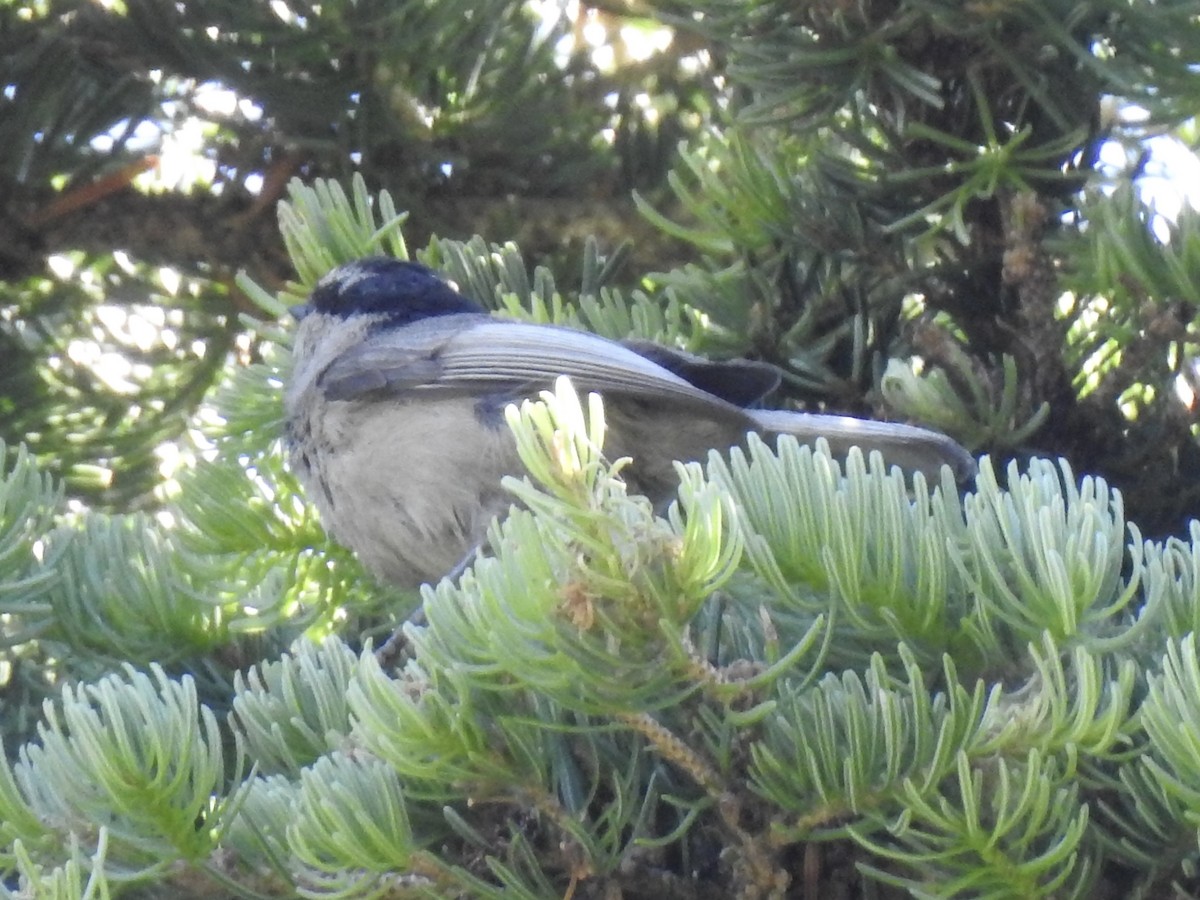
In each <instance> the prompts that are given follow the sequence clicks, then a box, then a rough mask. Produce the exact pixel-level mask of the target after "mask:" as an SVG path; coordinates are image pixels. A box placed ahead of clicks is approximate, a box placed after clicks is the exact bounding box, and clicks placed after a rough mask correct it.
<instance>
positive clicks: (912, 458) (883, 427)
mask: <svg viewBox="0 0 1200 900" xmlns="http://www.w3.org/2000/svg"><path fill="white" fill-rule="evenodd" d="M745 412H746V414H747V415H749V416H750V417H751V418H752V419H753V420H754V421H755V422H756V423H757V424H758V426H759V427H760V428H761V429H762V430H763V431H764V432H767V433H769V434H777V435H778V434H790V435H793V436H794V437H795V438H796V439H797V440H798V441H800V442H801V443H807V444H811V443H813V442H814V441H816V439H817V438H822V437H823V438H825V440H827V441H828V442H829V448H830V450H832V451H833V453H834V455H835V456H843V457H844V456H845V455H846V454H847V453H848V452H849V451H850V448H851V447H859V448H860V449H861V450H862V452H863V453H868V454H869V453H870V452H871V451H872V450H878V451H879V452H880V454H881V455H882V456H883V459H884V462H886V463H887V464H888V465H896V466H899V467H900V468H902V469H904V470H905V471H908V472H921V473H923V474H924V475H925V477H926V478H927V479H929V480H930V482H931V483H934V484H936V483H937V481H938V479H940V477H941V468H942V466H949V467H950V469H951V470H952V471H953V472H954V477H955V479H956V480H957V481H965V480H966V479H968V478H970V477H971V476H973V475H974V474H975V468H976V466H975V458H974V457H973V456H971V454H970V453H968V452H967V451H966V449H965V448H963V447H962V446H960V445H959V444H958V443H957V442H956V441H955V440H953V439H952V438H949V437H947V436H946V435H944V434H942V433H940V432H937V431H930V430H929V429H927V428H918V427H916V426H915V425H900V424H898V423H895V422H875V421H872V420H870V419H855V418H852V417H851V416H830V415H825V414H820V413H802V412H788V411H786V410H774V409H748V410H746V411H745Z"/></svg>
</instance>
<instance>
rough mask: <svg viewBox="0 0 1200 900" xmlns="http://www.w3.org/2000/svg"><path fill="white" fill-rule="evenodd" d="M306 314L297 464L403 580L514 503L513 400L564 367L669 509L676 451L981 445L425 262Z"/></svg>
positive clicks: (922, 466) (447, 563)
mask: <svg viewBox="0 0 1200 900" xmlns="http://www.w3.org/2000/svg"><path fill="white" fill-rule="evenodd" d="M292 313H293V315H294V316H295V318H296V320H297V325H296V331H295V334H294V340H293V348H292V363H291V371H290V375H289V376H288V379H287V383H286V387H285V390H284V413H285V429H284V430H285V443H286V446H287V452H288V459H289V464H290V467H291V469H292V470H293V471H294V472H295V474H296V475H297V477H298V478H299V481H300V483H301V485H302V487H303V488H304V490H305V493H306V495H307V496H308V497H309V498H310V499H311V500H312V502H313V503H314V504H315V506H316V507H317V510H318V512H319V514H320V518H321V522H322V524H323V525H324V527H325V529H326V531H327V532H328V533H330V534H331V535H332V537H333V538H334V539H335V540H336V541H337V542H339V543H340V544H342V545H343V546H345V547H347V548H349V549H350V550H352V551H353V552H354V553H355V554H356V555H357V556H358V558H359V560H360V561H361V562H362V563H363V564H364V565H365V566H366V568H367V569H368V570H369V571H370V572H372V573H373V574H374V575H375V576H376V577H377V578H378V579H380V580H381V581H383V582H385V583H389V584H392V585H395V586H398V587H401V588H415V587H417V586H419V585H420V584H422V583H427V582H436V581H437V580H439V579H441V578H442V577H444V576H446V575H447V574H450V573H454V572H456V571H460V570H461V568H462V567H463V566H464V565H465V562H466V561H468V560H470V559H472V558H473V556H474V554H475V553H477V552H478V551H479V549H480V548H481V546H482V545H483V543H484V540H485V538H486V534H487V530H488V527H489V525H490V523H491V522H492V520H493V519H494V518H495V517H497V516H502V515H504V514H505V513H506V512H507V510H508V509H509V508H510V506H511V505H512V502H513V501H512V498H511V495H509V494H508V492H507V491H506V490H505V489H504V488H503V487H502V485H501V482H502V480H503V479H504V477H505V476H509V475H520V474H522V473H523V472H524V467H523V465H522V463H521V460H520V458H519V456H518V454H517V448H516V441H515V438H514V437H513V435H512V433H511V431H510V430H509V428H508V426H507V424H506V422H505V418H504V409H505V407H506V406H507V405H509V404H511V403H519V402H520V401H521V400H523V399H525V398H536V397H537V396H538V394H539V392H540V391H542V390H547V389H549V388H551V387H552V386H553V384H554V382H555V380H556V379H557V378H558V377H559V376H563V375H565V376H568V377H569V378H570V379H571V381H572V383H573V384H574V386H575V388H576V389H577V390H579V391H581V392H598V393H599V394H601V396H602V397H603V399H604V404H605V405H604V410H605V422H606V426H607V432H606V444H605V452H606V454H607V455H609V456H611V457H612V458H624V457H629V458H630V459H631V460H632V461H631V463H630V464H629V465H628V467H627V468H625V469H623V470H622V476H623V477H624V478H625V480H626V482H627V484H628V487H629V489H630V490H631V491H634V492H637V493H641V494H644V495H646V496H647V497H649V498H650V499H651V501H653V502H654V504H655V505H656V507H658V508H662V507H665V506H666V505H667V504H668V503H669V502H670V499H671V498H672V497H673V496H674V495H675V490H676V488H677V486H678V475H677V473H676V469H675V461H676V460H678V461H684V462H686V461H692V460H701V459H704V458H705V457H706V456H707V455H708V453H709V451H710V450H712V449H716V450H718V451H722V452H723V451H726V450H729V449H730V448H732V447H735V446H739V445H744V444H745V442H746V440H747V436H748V435H749V434H752V433H754V434H759V435H761V436H763V437H766V438H770V437H772V436H777V435H783V434H791V435H794V436H796V438H797V439H799V440H800V441H801V442H808V443H811V442H813V441H815V440H816V439H817V438H819V437H823V438H825V439H826V440H827V441H828V442H829V444H830V447H831V449H832V451H833V452H834V453H835V454H841V455H844V454H845V453H847V452H848V451H849V449H850V447H852V446H858V447H861V448H862V449H863V451H870V450H875V449H877V450H879V451H881V453H882V454H883V456H884V458H885V460H886V461H887V462H888V463H891V464H895V465H899V466H900V467H901V468H904V469H907V470H911V471H921V472H924V473H926V474H927V475H931V476H937V475H938V474H939V473H940V469H941V467H942V466H943V465H949V466H950V467H951V469H952V470H953V471H954V473H955V476H956V477H957V478H959V479H960V480H961V479H962V478H965V477H967V476H968V475H969V474H970V473H971V472H973V471H974V467H975V462H974V459H973V458H972V457H971V455H970V454H969V453H968V452H967V451H966V450H965V449H964V448H962V447H961V446H960V445H959V444H957V443H956V442H955V441H954V440H952V439H951V438H949V437H947V436H946V435H944V434H941V433H939V432H935V431H930V430H927V429H924V428H918V427H915V426H911V425H903V424H895V423H884V422H876V421H871V420H865V419H858V418H852V417H848V416H833V415H826V414H820V413H803V412H792V411H786V410H772V409H758V408H755V406H756V405H757V404H759V403H760V402H761V401H762V399H763V397H765V396H766V395H767V394H769V393H770V392H771V391H773V390H774V389H775V388H776V387H777V386H778V384H779V381H780V377H781V376H780V372H779V370H778V369H776V368H775V367H774V366H771V365H769V364H766V363H762V362H756V361H747V360H732V361H726V362H714V361H710V360H707V359H704V358H702V357H699V356H696V355H693V354H691V353H687V352H684V351H681V350H678V349H674V348H669V347H665V346H662V345H660V344H657V343H654V342H651V341H646V340H627V341H620V342H618V341H612V340H608V339H606V338H602V337H600V336H597V335H593V334H589V333H587V332H583V331H579V330H575V329H571V328H566V327H560V326H554V325H542V324H532V323H527V322H520V321H517V320H514V319H504V318H498V317H496V316H494V315H492V314H491V313H489V312H488V310H487V309H485V308H484V307H483V306H482V305H481V304H480V303H478V302H477V301H475V300H474V299H472V298H470V297H468V296H466V295H464V294H463V293H461V292H460V291H459V290H457V289H456V288H455V287H454V286H453V285H452V284H451V283H450V282H449V281H448V280H447V279H446V278H444V277H443V276H441V275H440V274H439V273H438V272H436V271H434V270H432V269H430V268H428V267H426V266H424V265H421V264H420V263H416V262H410V261H405V260H399V259H394V258H388V257H368V258H364V259H359V260H356V261H352V262H348V263H345V264H342V265H339V266H337V267H335V268H334V269H332V270H331V271H330V272H329V273H328V274H326V275H325V276H324V277H323V278H321V279H320V281H319V282H318V283H317V285H316V286H315V288H314V289H313V290H312V292H311V294H310V295H309V297H308V300H307V302H306V303H304V304H301V305H300V306H298V307H293V308H292Z"/></svg>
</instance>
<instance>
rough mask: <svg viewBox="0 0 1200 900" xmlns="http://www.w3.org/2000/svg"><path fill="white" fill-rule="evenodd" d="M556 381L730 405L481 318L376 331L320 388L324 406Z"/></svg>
mask: <svg viewBox="0 0 1200 900" xmlns="http://www.w3.org/2000/svg"><path fill="white" fill-rule="evenodd" d="M559 375H566V376H568V377H569V378H570V379H571V380H572V381H573V382H574V384H575V387H576V388H577V389H578V390H582V391H603V392H608V393H620V394H624V395H632V396H638V397H644V398H646V399H656V400H657V399H664V400H665V399H668V398H669V399H674V400H678V401H685V402H692V403H696V404H699V405H701V406H705V407H716V408H718V409H724V410H726V411H729V412H733V411H734V407H732V406H731V405H730V404H727V403H725V402H724V401H722V400H720V399H718V398H716V397H714V396H712V395H711V394H709V393H707V392H706V391H703V390H701V389H700V388H697V387H695V386H694V385H692V384H690V383H689V382H687V381H686V380H684V379H683V378H681V377H679V376H678V375H675V374H673V373H672V372H670V371H668V370H667V369H665V368H663V367H662V366H660V365H657V364H656V363H654V362H653V361H651V360H649V359H646V358H645V357H644V356H641V355H640V354H638V353H636V352H634V351H633V350H630V349H627V348H625V347H623V346H621V345H620V344H617V343H614V342H612V341H609V340H605V339H604V338H601V337H597V336H595V335H590V334H586V333H584V332H580V331H573V330H571V329H567V328H556V327H552V326H547V325H529V324H525V323H521V322H511V321H504V320H495V319H488V318H484V317H481V316H443V317H439V318H435V319H426V320H423V321H421V322H419V323H415V324H413V325H410V326H406V327H404V328H398V329H394V330H390V331H381V332H379V333H378V334H376V335H374V336H372V337H370V338H368V339H367V340H366V341H364V342H363V343H361V344H359V345H358V346H356V347H354V348H353V349H351V350H348V351H347V352H346V353H344V354H342V355H341V356H340V357H338V358H337V359H336V360H334V362H333V363H332V364H331V365H330V366H329V367H328V368H327V369H326V370H325V372H324V373H323V374H322V376H321V379H320V385H321V388H322V390H323V391H324V392H325V396H326V397H328V398H329V399H331V400H353V399H358V398H361V397H365V396H367V395H368V394H370V395H375V396H378V395H379V394H380V393H383V394H388V395H392V396H399V395H402V394H411V393H416V392H420V393H424V392H428V391H439V390H440V391H453V392H463V391H489V392H491V391H494V392H497V393H504V392H528V391H531V390H538V389H541V388H548V387H550V386H551V385H552V384H553V382H554V379H555V378H556V377H558V376H559Z"/></svg>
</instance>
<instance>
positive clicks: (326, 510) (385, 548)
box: [292, 392, 521, 586]
mask: <svg viewBox="0 0 1200 900" xmlns="http://www.w3.org/2000/svg"><path fill="white" fill-rule="evenodd" d="M305 399H306V400H307V401H308V402H307V403H302V404H300V408H299V409H297V415H296V416H295V417H294V422H295V424H294V426H293V427H295V428H298V429H305V428H306V429H307V431H308V440H305V441H296V442H294V443H293V445H292V463H293V466H294V467H295V470H296V472H297V474H298V475H299V476H300V478H301V479H302V481H303V482H304V483H305V488H306V490H307V491H308V492H309V494H310V496H311V497H312V498H313V500H314V501H315V502H316V504H317V507H318V509H319V510H320V512H321V519H322V523H323V524H324V525H325V527H326V528H327V530H328V531H329V532H330V533H331V534H332V535H333V537H334V538H335V539H336V540H337V541H338V542H339V543H341V544H344V545H345V546H347V547H349V548H350V549H352V550H354V551H355V553H356V554H357V555H358V557H359V559H360V560H361V561H362V562H363V564H364V565H366V566H367V568H369V569H371V570H372V572H374V573H375V574H376V575H377V576H378V577H380V578H381V579H383V580H385V581H388V582H391V583H394V584H399V585H406V586H416V585H418V584H420V583H421V582H425V581H436V580H437V579H439V578H441V577H442V576H443V575H445V574H446V573H447V572H450V571H451V570H452V569H454V568H455V567H456V566H457V565H458V564H459V563H460V562H461V561H462V560H463V558H464V557H465V556H466V555H467V554H468V553H470V552H472V551H473V550H474V549H475V548H476V547H477V546H478V544H479V543H480V542H481V541H482V540H483V538H484V536H485V534H486V530H487V526H488V524H489V523H490V521H491V520H492V518H493V517H495V516H496V515H498V514H500V513H503V512H504V511H505V510H506V509H507V508H508V506H509V504H510V502H511V501H510V498H509V496H508V494H507V492H505V491H504V490H503V488H501V486H500V482H501V479H502V478H503V477H504V476H505V475H509V474H514V475H515V474H519V473H520V471H521V466H520V460H519V458H518V457H517V454H516V447H515V443H514V441H513V439H512V436H511V434H510V433H509V431H508V429H507V428H505V427H504V426H503V425H502V424H501V425H500V427H499V428H496V427H494V426H492V425H489V424H484V423H483V422H481V421H480V419H479V417H478V415H477V411H476V403H475V402H474V401H473V400H472V399H470V398H466V397H457V398H448V397H444V396H442V397H439V398H437V399H431V400H424V399H420V398H417V399H405V400H387V399H383V400H380V401H377V402H372V401H346V402H333V401H325V400H324V399H323V398H321V397H320V396H319V394H318V393H316V392H314V393H313V394H311V395H310V396H309V397H307V398H305ZM305 407H307V408H305Z"/></svg>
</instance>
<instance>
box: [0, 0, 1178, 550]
mask: <svg viewBox="0 0 1200 900" xmlns="http://www.w3.org/2000/svg"><path fill="white" fill-rule="evenodd" d="M1196 17H1197V8H1196V4H1195V3H1194V2H1193V0H1156V2H1140V3H1133V4H1130V3H1128V2H1125V0H1094V2H1086V3H1083V2H1077V0H1049V2H1044V3H1024V2H1010V0H978V2H968V3H962V2H958V0H953V2H949V0H947V2H936V0H935V2H927V0H922V2H916V0H815V2H811V3H804V4H795V3H788V2H775V0H754V2H750V0H743V2H728V0H651V2H640V0H616V2H607V0H606V2H600V3H582V2H579V0H559V2H555V0H536V2H530V0H521V2H517V0H486V2H484V3H479V2H474V0H472V2H470V3H467V2H461V0H425V2H412V3H392V2H385V0H365V2H349V0H333V2H326V3H320V4H308V3H303V2H288V0H274V2H251V3H232V2H215V3H202V4H192V3H174V2H167V0H107V2H105V0H41V2H21V0H3V3H0V73H2V79H0V83H2V84H3V92H2V93H0V278H2V279H3V286H2V287H0V437H3V438H4V439H6V440H8V441H10V442H13V441H21V440H23V441H25V442H26V443H28V445H29V446H30V447H31V448H32V449H33V450H34V451H35V453H36V455H37V457H38V458H39V460H40V461H41V463H42V465H43V466H44V467H47V468H48V470H49V471H51V472H53V473H55V474H58V475H61V476H63V477H64V478H65V479H66V483H67V486H68V490H69V492H70V493H71V494H72V496H74V497H76V498H78V499H82V500H84V501H86V502H87V503H88V504H89V505H92V506H100V507H105V508H109V509H114V510H124V509H130V508H134V507H139V506H145V505H147V504H152V503H153V500H152V490H153V488H154V487H155V486H156V484H158V483H159V482H160V481H161V479H162V477H163V471H164V467H165V470H167V471H169V470H170V467H171V465H172V460H174V459H176V458H177V456H178V448H179V447H180V446H181V444H180V441H181V439H184V438H185V437H186V434H187V431H188V423H189V421H192V420H193V418H194V416H195V414H196V412H197V410H198V409H199V408H200V406H201V403H202V398H203V397H204V396H205V393H206V391H207V390H208V388H209V387H210V386H211V385H212V384H214V382H215V381H216V379H217V378H218V376H219V374H220V372H221V370H222V369H223V368H224V367H225V366H226V364H227V363H229V362H230V361H231V360H232V361H234V362H235V364H236V363H237V362H241V363H245V362H247V361H249V360H252V359H253V358H254V357H255V355H256V352H257V349H256V340H255V339H254V338H253V337H251V336H249V335H248V334H247V332H246V330H245V328H244V327H243V326H242V324H240V323H239V321H238V314H239V313H242V312H247V311H250V310H251V309H252V307H251V305H250V304H248V303H247V301H246V298H245V297H244V296H243V295H242V294H241V293H240V291H239V290H238V289H237V288H236V287H235V286H234V284H233V276H234V274H235V273H237V272H238V271H246V272H248V273H249V274H250V275H251V276H252V277H253V278H254V279H255V280H256V281H257V282H258V283H261V284H265V285H279V284H281V283H282V281H283V280H284V279H285V278H287V277H288V276H289V274H290V273H289V271H288V264H287V262H286V257H285V255H284V254H283V253H282V249H281V246H280V241H279V238H278V234H277V230H276V228H275V226H274V220H273V213H274V209H275V203H276V201H277V200H278V199H279V198H280V196H281V195H282V192H283V189H284V185H285V184H286V183H287V181H288V180H289V179H290V178H291V177H293V176H299V177H301V178H304V179H310V180H311V179H313V178H316V177H332V178H336V179H342V180H343V181H345V180H346V179H347V178H348V176H349V175H350V174H351V173H353V172H358V173H361V174H362V175H363V177H364V178H365V181H366V183H367V185H368V187H369V188H370V189H371V190H372V191H377V190H380V189H387V190H388V191H390V192H391V193H392V195H393V196H394V197H395V198H396V202H397V206H398V207H399V208H401V209H406V210H408V211H409V212H410V214H411V215H410V218H409V220H408V224H407V226H406V235H407V237H408V239H409V242H410V244H414V245H417V246H420V245H422V244H423V243H425V242H426V241H427V240H428V239H429V238H430V237H431V236H433V235H440V236H443V237H456V238H462V239H465V238H467V237H470V236H471V235H472V234H479V235H482V236H484V237H485V238H486V239H488V240H490V241H496V242H501V241H513V242H515V243H516V244H517V245H518V246H520V247H521V249H522V251H523V253H524V254H525V256H526V258H527V259H529V260H530V261H532V262H536V263H538V264H544V265H547V266H549V267H550V268H551V269H552V270H558V271H560V272H561V271H578V268H577V267H576V266H575V265H574V263H575V261H577V260H578V259H579V257H580V256H581V254H582V252H583V246H584V243H585V239H586V238H587V237H588V236H595V237H596V238H597V239H598V240H599V242H600V246H601V247H602V248H605V249H608V250H611V249H614V248H616V247H618V246H620V245H621V244H622V242H629V246H630V247H631V249H632V254H631V256H630V259H629V261H628V263H627V264H626V266H625V268H624V269H623V270H622V272H621V273H620V274H619V278H620V279H624V282H625V283H626V285H627V286H628V285H635V284H640V286H641V287H643V288H646V289H648V290H650V291H651V292H652V294H653V295H654V296H656V297H659V298H663V297H669V298H670V299H671V300H672V301H673V302H676V303H679V304H683V305H684V306H686V307H688V308H691V309H694V310H696V311H697V312H698V313H701V314H703V315H704V316H706V317H707V319H706V321H708V322H709V323H710V324H711V325H712V329H711V334H710V337H709V339H708V344H707V349H708V350H709V351H710V352H713V353H716V354H721V355H725V354H748V355H751V356H756V357H759V358H763V359H767V360H770V361H771V362H774V363H776V364H778V365H780V366H782V367H783V368H784V369H785V371H786V373H787V378H786V380H785V393H786V394H787V395H788V396H789V397H790V399H792V400H793V401H796V402H798V403H800V404H802V405H806V406H810V407H828V408H833V409H837V410H841V411H849V412H856V413H868V414H874V415H888V416H892V417H897V418H908V419H916V420H926V421H930V422H933V423H934V424H937V425H938V426H939V427H942V428H945V429H946V430H948V431H951V432H952V433H954V434H955V435H956V436H958V437H959V438H960V439H962V440H964V441H965V442H967V443H969V444H971V445H972V447H973V449H977V450H981V451H982V450H987V451H991V452H993V453H996V454H997V455H999V456H1001V457H1021V456H1025V455H1028V454H1029V453H1031V452H1040V453H1058V454H1063V455H1065V456H1067V457H1069V458H1070V459H1071V460H1072V461H1073V463H1074V464H1075V465H1076V467H1077V468H1078V469H1079V470H1082V471H1096V472H1101V473H1103V474H1105V475H1106V476H1107V477H1109V478H1110V479H1111V480H1112V482H1113V483H1114V484H1116V485H1118V486H1119V487H1121V488H1123V489H1124V491H1125V494H1126V497H1127V501H1128V504H1129V507H1130V510H1131V514H1132V516H1133V518H1134V519H1135V520H1136V521H1139V522H1140V523H1142V526H1143V527H1144V528H1145V529H1146V530H1147V531H1148V532H1149V533H1155V534H1165V533H1179V532H1181V529H1182V528H1183V527H1184V522H1185V521H1186V520H1187V519H1188V518H1189V517H1190V516H1192V515H1194V514H1195V513H1196V512H1197V508H1198V506H1200V487H1198V485H1200V478H1198V477H1197V476H1198V475H1200V456H1198V454H1197V444H1196V435H1195V431H1196V417H1195V390H1196V387H1197V380H1198V379H1197V374H1196V367H1195V350H1196V335H1195V319H1196V303H1197V293H1196V289H1195V288H1196V283H1195V282H1196V280H1197V278H1198V276H1196V275H1195V272H1196V271H1197V262H1198V261H1200V234H1198V231H1197V222H1196V214H1195V212H1194V210H1193V208H1192V207H1191V206H1190V205H1189V204H1188V203H1187V202H1181V199H1182V198H1183V197H1184V195H1185V194H1188V193H1189V192H1190V194H1191V195H1192V196H1194V195H1195V194H1196V192H1197V191H1200V165H1198V164H1197V162H1196V159H1195V157H1194V155H1192V153H1191V148H1192V147H1193V146H1194V144H1195V140H1196V125H1195V119H1194V111H1195V110H1196V109H1198V108H1200V77H1197V72H1196V67H1197V65H1198V64H1200V37H1198V28H1197V23H1196ZM639 206H640V210H639V209H638V207H639ZM655 272H657V273H659V274H658V275H657V276H654V275H652V273H655ZM889 359H893V360H895V359H898V360H900V361H902V362H903V363H904V364H905V365H903V366H901V367H899V368H898V367H897V366H896V365H895V364H894V363H893V365H892V366H890V367H888V360H889ZM885 368H887V369H888V372H889V374H888V376H887V377H885V374H884V371H885ZM919 375H927V376H932V377H931V379H930V378H927V379H925V380H924V381H922V380H921V379H919V378H918V376H919ZM951 413H952V414H951ZM185 445H186V442H185Z"/></svg>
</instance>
